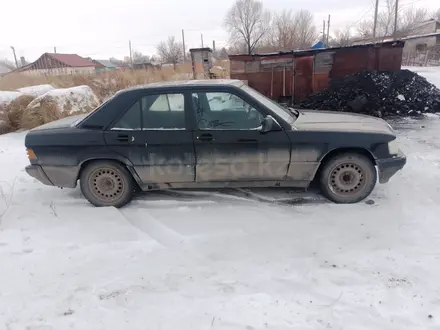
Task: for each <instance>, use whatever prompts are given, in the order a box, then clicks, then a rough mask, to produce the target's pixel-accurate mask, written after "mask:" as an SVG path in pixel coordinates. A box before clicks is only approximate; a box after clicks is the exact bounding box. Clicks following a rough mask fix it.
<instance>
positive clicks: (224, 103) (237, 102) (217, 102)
mask: <svg viewBox="0 0 440 330" xmlns="http://www.w3.org/2000/svg"><path fill="white" fill-rule="evenodd" d="M206 97H207V98H208V102H209V106H210V108H211V111H222V110H224V109H229V110H234V109H237V110H239V111H240V110H242V109H243V107H244V106H245V105H246V104H245V102H244V101H243V100H242V99H241V98H239V97H238V96H236V95H234V94H230V93H206Z"/></svg>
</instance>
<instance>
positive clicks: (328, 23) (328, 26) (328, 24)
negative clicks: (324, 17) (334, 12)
mask: <svg viewBox="0 0 440 330" xmlns="http://www.w3.org/2000/svg"><path fill="white" fill-rule="evenodd" d="M329 35H330V14H329V15H328V21H327V42H326V43H325V48H327V47H328V38H329Z"/></svg>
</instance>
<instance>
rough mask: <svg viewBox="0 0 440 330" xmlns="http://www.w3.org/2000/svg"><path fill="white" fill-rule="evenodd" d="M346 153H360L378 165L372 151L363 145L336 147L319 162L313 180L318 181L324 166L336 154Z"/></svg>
mask: <svg viewBox="0 0 440 330" xmlns="http://www.w3.org/2000/svg"><path fill="white" fill-rule="evenodd" d="M346 153H355V154H360V155H363V156H365V157H367V158H368V159H370V160H371V162H372V163H373V165H374V166H376V165H377V163H376V159H375V158H374V156H373V154H372V153H371V151H369V150H368V149H366V148H361V147H343V148H334V149H332V150H329V151H328V152H327V153H326V154H325V155H324V156H323V157H322V158H321V161H320V164H319V167H318V169H317V170H316V173H315V176H314V178H313V181H316V180H317V178H319V176H320V174H321V171H322V169H323V168H324V166H325V164H326V163H327V162H328V161H329V160H330V159H332V158H333V157H335V156H338V155H341V154H346Z"/></svg>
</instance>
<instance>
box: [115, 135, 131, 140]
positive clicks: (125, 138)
mask: <svg viewBox="0 0 440 330" xmlns="http://www.w3.org/2000/svg"><path fill="white" fill-rule="evenodd" d="M116 140H118V141H121V142H128V141H129V137H128V135H127V134H119V135H118V136H117V137H116ZM132 140H134V138H132Z"/></svg>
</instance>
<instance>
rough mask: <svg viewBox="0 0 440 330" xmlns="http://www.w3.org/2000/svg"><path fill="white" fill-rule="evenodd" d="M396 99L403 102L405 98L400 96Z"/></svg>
mask: <svg viewBox="0 0 440 330" xmlns="http://www.w3.org/2000/svg"><path fill="white" fill-rule="evenodd" d="M397 98H398V99H399V100H400V101H405V96H403V95H402V94H399V95H397Z"/></svg>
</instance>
